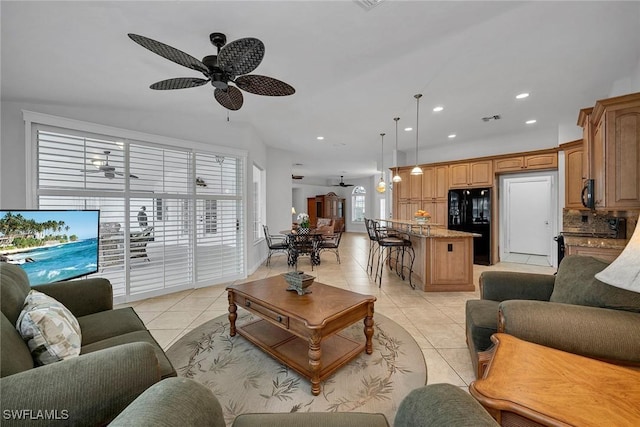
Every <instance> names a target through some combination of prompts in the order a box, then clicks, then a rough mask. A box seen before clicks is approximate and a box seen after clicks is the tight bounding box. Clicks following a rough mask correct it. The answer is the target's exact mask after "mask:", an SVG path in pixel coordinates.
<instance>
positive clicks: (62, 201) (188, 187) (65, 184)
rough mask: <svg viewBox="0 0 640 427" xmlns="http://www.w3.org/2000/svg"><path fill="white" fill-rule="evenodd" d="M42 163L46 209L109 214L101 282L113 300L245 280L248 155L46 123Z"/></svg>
mask: <svg viewBox="0 0 640 427" xmlns="http://www.w3.org/2000/svg"><path fill="white" fill-rule="evenodd" d="M105 152H107V153H105ZM36 156H37V170H38V173H37V179H36V194H37V199H38V204H39V207H40V209H100V235H99V237H100V241H99V252H100V253H99V272H98V273H97V274H96V276H100V277H106V278H108V279H110V280H111V282H112V284H113V285H114V296H116V297H124V299H127V297H129V296H131V297H133V298H131V299H139V298H142V297H145V296H150V295H158V294H162V293H168V292H172V291H174V290H177V289H183V288H192V287H194V286H195V284H202V285H208V284H213V283H219V282H222V281H225V280H234V279H237V278H240V277H244V218H243V212H244V195H243V191H242V189H243V188H244V159H243V158H242V157H241V156H237V155H228V154H224V155H223V154H215V153H205V152H200V151H197V150H192V149H185V148H180V147H168V146H166V145H159V144H151V143H148V142H143V141H134V140H124V139H122V138H118V137H115V136H113V137H112V136H101V135H93V134H83V133H82V132H78V131H74V130H67V129H58V128H50V127H45V126H41V125H37V126H36ZM142 207H144V215H146V221H144V222H141V221H139V218H138V213H139V212H140V211H141V210H142Z"/></svg>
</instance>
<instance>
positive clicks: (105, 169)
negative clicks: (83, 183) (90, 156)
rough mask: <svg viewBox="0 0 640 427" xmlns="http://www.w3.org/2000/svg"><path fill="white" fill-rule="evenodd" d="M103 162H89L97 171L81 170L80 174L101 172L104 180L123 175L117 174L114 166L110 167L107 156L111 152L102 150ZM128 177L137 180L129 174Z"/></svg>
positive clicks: (96, 160)
mask: <svg viewBox="0 0 640 427" xmlns="http://www.w3.org/2000/svg"><path fill="white" fill-rule="evenodd" d="M103 152H104V160H98V159H94V160H92V161H91V163H92V164H93V165H94V166H95V167H96V168H97V169H83V170H82V172H85V173H97V172H102V173H104V177H105V178H109V179H113V178H115V177H116V175H118V176H124V174H123V173H122V172H117V171H116V168H115V166H111V165H110V164H109V154H111V151H109V150H104V151H103ZM129 177H131V178H136V179H137V178H138V177H137V176H135V175H132V174H129Z"/></svg>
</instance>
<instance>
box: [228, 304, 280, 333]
mask: <svg viewBox="0 0 640 427" xmlns="http://www.w3.org/2000/svg"><path fill="white" fill-rule="evenodd" d="M237 302H238V304H239V305H241V306H242V307H244V308H245V309H247V310H249V311H253V312H255V313H257V314H258V315H259V316H260V317H262V318H263V319H271V320H275V321H276V322H278V323H279V324H281V325H282V326H283V327H284V328H287V329H288V328H289V317H287V316H284V315H283V314H282V313H278V312H277V311H273V310H271V309H269V308H267V307H265V306H263V305H261V304H260V303H257V302H255V301H252V300H251V299H249V298H245V297H242V296H238V297H237Z"/></svg>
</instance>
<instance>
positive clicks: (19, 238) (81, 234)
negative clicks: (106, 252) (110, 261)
mask: <svg viewBox="0 0 640 427" xmlns="http://www.w3.org/2000/svg"><path fill="white" fill-rule="evenodd" d="M98 222H99V211H97V210H75V211H53V210H49V211H47V210H32V211H25V210H15V211H6V210H3V211H0V262H6V263H10V264H16V265H19V266H20V267H21V268H22V269H23V270H24V271H25V272H26V273H27V275H28V276H29V282H30V284H31V285H32V286H34V285H42V284H45V283H51V282H58V281H61V280H68V279H73V278H76V277H79V276H83V275H87V274H91V273H95V272H96V271H97V270H98Z"/></svg>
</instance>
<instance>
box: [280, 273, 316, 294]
mask: <svg viewBox="0 0 640 427" xmlns="http://www.w3.org/2000/svg"><path fill="white" fill-rule="evenodd" d="M282 275H283V276H284V280H286V281H287V283H288V284H289V287H288V288H287V290H288V291H296V292H297V293H298V295H304V294H310V293H311V291H310V290H308V289H307V288H308V287H309V286H311V284H312V283H313V280H314V279H315V277H314V276H311V275H309V274H304V271H289V272H288V273H283V274H282Z"/></svg>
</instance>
